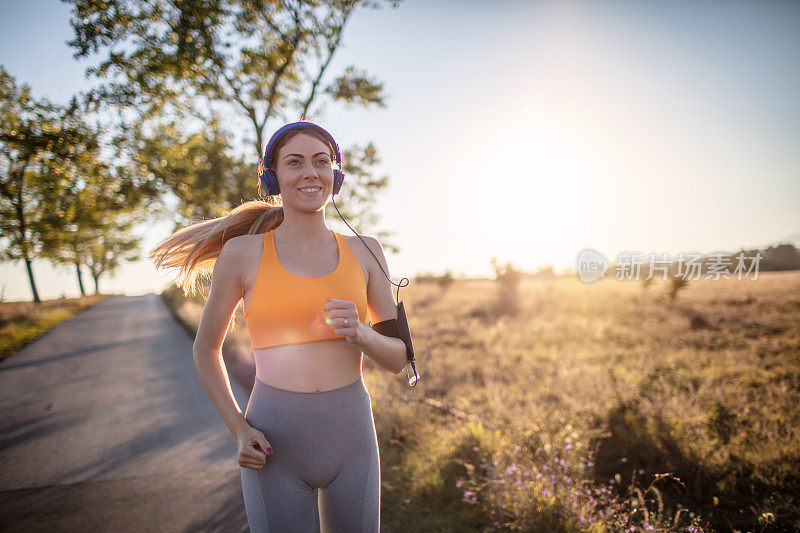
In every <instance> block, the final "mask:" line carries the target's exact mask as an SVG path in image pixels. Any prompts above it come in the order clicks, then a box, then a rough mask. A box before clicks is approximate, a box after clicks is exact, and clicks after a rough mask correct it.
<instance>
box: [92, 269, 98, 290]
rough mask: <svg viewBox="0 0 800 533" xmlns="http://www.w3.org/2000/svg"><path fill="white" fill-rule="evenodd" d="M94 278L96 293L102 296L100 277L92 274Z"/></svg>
mask: <svg viewBox="0 0 800 533" xmlns="http://www.w3.org/2000/svg"><path fill="white" fill-rule="evenodd" d="M92 277H93V278H94V293H95V294H100V276H95V275H94V274H92Z"/></svg>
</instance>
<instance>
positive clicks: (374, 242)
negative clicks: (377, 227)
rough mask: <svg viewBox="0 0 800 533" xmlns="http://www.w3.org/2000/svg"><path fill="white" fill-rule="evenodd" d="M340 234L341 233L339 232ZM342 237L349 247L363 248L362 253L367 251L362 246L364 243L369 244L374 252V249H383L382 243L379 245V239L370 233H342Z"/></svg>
mask: <svg viewBox="0 0 800 533" xmlns="http://www.w3.org/2000/svg"><path fill="white" fill-rule="evenodd" d="M340 235H342V234H341V233H340ZM342 237H344V240H345V242H346V243H347V244H348V245H350V248H352V249H359V250H363V251H364V253H369V252H368V251H367V250H366V248H365V247H364V245H365V244H366V245H367V246H369V249H370V250H372V251H373V252H375V250H376V249H383V245H381V243H380V241H379V240H378V239H376V238H375V237H372V236H371V235H342ZM359 237H360V238H359ZM362 239H363V240H362Z"/></svg>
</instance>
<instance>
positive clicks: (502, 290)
mask: <svg viewBox="0 0 800 533" xmlns="http://www.w3.org/2000/svg"><path fill="white" fill-rule="evenodd" d="M491 264H492V268H493V269H494V274H495V280H496V281H497V283H498V287H497V300H496V301H495V305H496V309H495V311H496V313H497V314H498V315H511V316H514V315H517V314H519V312H520V310H521V308H522V305H521V301H522V298H521V296H520V292H519V282H520V281H521V280H522V273H521V272H520V271H519V270H517V269H516V268H514V266H513V265H512V264H511V263H510V262H507V263H506V264H504V265H500V264H499V263H498V262H497V259H496V258H494V257H493V258H492V260H491Z"/></svg>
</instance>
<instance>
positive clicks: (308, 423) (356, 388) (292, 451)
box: [240, 378, 381, 533]
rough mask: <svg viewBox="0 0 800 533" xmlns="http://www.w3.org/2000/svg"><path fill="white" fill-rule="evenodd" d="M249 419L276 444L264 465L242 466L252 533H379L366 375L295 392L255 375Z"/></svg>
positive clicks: (378, 480) (375, 463)
mask: <svg viewBox="0 0 800 533" xmlns="http://www.w3.org/2000/svg"><path fill="white" fill-rule="evenodd" d="M245 418H246V419H247V421H248V422H249V423H250V425H251V426H253V427H254V428H256V429H258V430H260V431H261V432H263V433H264V436H265V437H266V438H267V440H268V441H269V443H270V445H271V446H272V455H268V456H267V460H266V464H265V465H264V468H262V469H261V470H253V469H251V468H244V467H240V470H241V475H242V492H243V495H244V505H245V511H246V512H247V522H248V524H249V525H250V531H251V532H253V533H267V532H272V533H291V532H295V531H296V532H302V533H308V532H314V531H317V532H319V531H322V532H323V533H339V532H362V533H378V531H379V529H380V506H381V500H380V494H381V465H380V458H379V456H378V439H377V436H376V435H375V422H374V420H373V417H372V403H371V397H370V395H369V392H368V391H367V388H366V385H365V384H364V381H363V379H361V378H359V379H358V380H357V381H354V382H353V383H351V384H350V385H346V386H344V387H340V388H338V389H333V390H327V391H322V392H296V391H290V390H285V389H279V388H276V387H273V386H271V385H268V384H266V383H264V382H263V381H261V380H259V379H258V378H256V380H255V384H254V385H253V391H252V393H251V394H250V400H249V401H248V402H247V409H246V411H245ZM318 489H319V490H318ZM318 494H319V499H317V495H318Z"/></svg>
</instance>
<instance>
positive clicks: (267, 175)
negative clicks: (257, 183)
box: [259, 169, 281, 196]
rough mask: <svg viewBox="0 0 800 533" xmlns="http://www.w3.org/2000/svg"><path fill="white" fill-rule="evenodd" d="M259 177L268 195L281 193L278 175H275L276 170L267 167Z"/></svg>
mask: <svg viewBox="0 0 800 533" xmlns="http://www.w3.org/2000/svg"><path fill="white" fill-rule="evenodd" d="M259 179H260V180H261V186H262V187H263V188H264V191H265V192H266V195H267V196H275V195H276V194H280V192H281V187H280V185H278V176H276V175H275V171H273V170H271V169H266V170H265V171H264V173H263V174H261V176H260V177H259Z"/></svg>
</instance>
